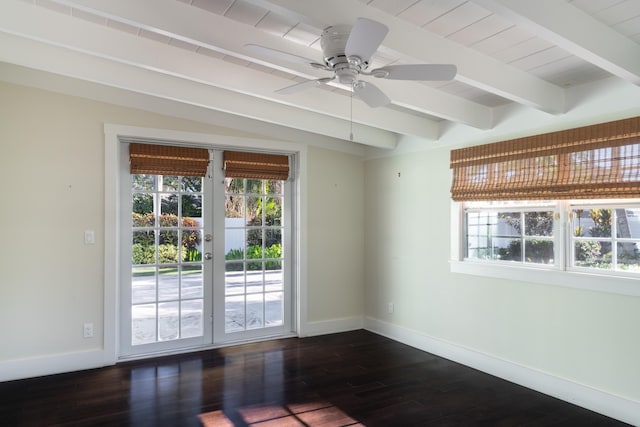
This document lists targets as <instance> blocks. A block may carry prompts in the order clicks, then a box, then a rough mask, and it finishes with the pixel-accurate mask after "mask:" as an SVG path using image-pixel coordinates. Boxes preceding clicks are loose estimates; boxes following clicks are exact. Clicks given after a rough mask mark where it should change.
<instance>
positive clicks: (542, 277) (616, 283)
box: [449, 260, 640, 297]
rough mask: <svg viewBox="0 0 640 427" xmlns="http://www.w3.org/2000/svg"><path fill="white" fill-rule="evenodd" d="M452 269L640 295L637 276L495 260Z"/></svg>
mask: <svg viewBox="0 0 640 427" xmlns="http://www.w3.org/2000/svg"><path fill="white" fill-rule="evenodd" d="M449 263H450V266H451V272H452V273H460V274H469V275H472V276H484V277H493V278H496V279H508V280H514V281H520V282H529V283H539V284H542V285H554V286H563V287H566V288H574V289H582V290H588V291H596V292H607V293H610V294H620V295H627V296H634V297H638V296H640V281H638V279H637V278H631V277H622V276H613V275H606V276H605V275H603V274H595V273H586V272H578V271H563V270H558V269H554V270H551V269H543V268H535V267H526V266H522V265H518V266H512V265H496V264H493V263H474V262H472V261H455V260H451V261H450V262H449Z"/></svg>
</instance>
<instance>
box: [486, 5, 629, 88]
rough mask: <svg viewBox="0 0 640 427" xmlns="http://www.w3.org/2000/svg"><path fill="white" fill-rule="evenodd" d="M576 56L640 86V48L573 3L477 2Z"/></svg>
mask: <svg viewBox="0 0 640 427" xmlns="http://www.w3.org/2000/svg"><path fill="white" fill-rule="evenodd" d="M476 2H477V3H478V4H480V5H482V6H483V7H485V8H487V9H489V10H491V11H493V12H495V13H497V14H500V15H503V16H505V17H506V18H508V19H510V20H511V21H513V22H514V23H515V24H516V25H518V26H521V27H522V28H525V29H527V30H528V31H530V32H532V33H533V34H535V35H537V36H538V37H540V38H542V39H545V40H547V41H549V42H551V43H553V44H555V45H557V46H559V47H561V48H563V49H564V50H566V51H568V52H570V53H572V54H573V55H575V56H577V57H579V58H582V59H584V60H585V61H588V62H590V63H592V64H594V65H596V66H598V67H600V68H602V69H603V70H606V71H608V72H610V73H611V74H613V75H615V76H618V77H620V78H622V79H624V80H627V81H629V82H631V83H634V84H640V45H638V44H637V43H635V42H634V41H633V40H631V39H629V38H627V37H625V36H623V35H622V34H620V33H618V32H617V31H615V30H613V29H612V28H610V27H608V26H607V25H605V24H603V23H601V22H600V21H598V20H597V19H595V18H594V17H593V16H591V15H589V14H587V13H585V12H583V11H582V10H580V9H579V8H577V7H575V6H573V5H572V4H571V3H567V2H565V1H557V0H536V1H531V0H476Z"/></svg>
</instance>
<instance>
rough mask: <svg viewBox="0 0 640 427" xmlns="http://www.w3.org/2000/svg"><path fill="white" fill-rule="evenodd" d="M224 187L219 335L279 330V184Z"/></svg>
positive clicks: (240, 182) (232, 181)
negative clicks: (221, 306) (276, 328)
mask: <svg viewBox="0 0 640 427" xmlns="http://www.w3.org/2000/svg"><path fill="white" fill-rule="evenodd" d="M224 182H225V195H224V196H225V221H224V242H225V246H224V259H225V261H224V263H225V268H224V271H225V275H224V320H223V321H224V333H225V334H233V333H241V332H247V331H254V333H255V331H258V330H262V331H265V330H267V329H269V328H275V327H282V326H283V325H284V324H285V303H284V301H285V286H284V275H283V268H284V267H285V265H284V251H285V250H286V248H285V247H284V246H285V245H284V244H283V235H284V224H285V221H284V220H283V206H284V191H283V189H284V182H283V181H270V180H254V179H244V178H225V181H224ZM257 333H268V332H259V331H258V332H257Z"/></svg>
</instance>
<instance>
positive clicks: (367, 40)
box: [344, 18, 389, 61]
mask: <svg viewBox="0 0 640 427" xmlns="http://www.w3.org/2000/svg"><path fill="white" fill-rule="evenodd" d="M388 32H389V28H387V26H386V25H384V24H381V23H380V22H376V21H372V20H371V19H367V18H358V19H356V22H355V24H354V25H353V28H352V29H351V33H350V34H349V38H348V39H347V44H346V46H345V49H344V52H345V54H346V55H347V57H350V56H357V57H359V58H360V59H362V60H363V61H368V60H369V59H370V58H371V56H372V55H373V54H374V53H375V51H376V50H377V49H378V46H380V43H382V40H384V38H385V37H386V36H387V33H388Z"/></svg>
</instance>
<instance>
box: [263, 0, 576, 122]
mask: <svg viewBox="0 0 640 427" xmlns="http://www.w3.org/2000/svg"><path fill="white" fill-rule="evenodd" d="M250 1H251V2H252V3H256V4H263V5H265V7H267V8H268V7H269V5H271V4H273V5H276V6H278V7H279V8H280V10H281V11H286V10H289V11H291V12H292V13H293V14H294V16H300V15H303V16H306V17H308V18H309V19H310V20H311V21H313V22H317V21H320V22H325V23H326V24H327V25H329V24H335V23H345V22H346V23H350V22H354V21H355V20H356V18H358V17H365V18H369V19H373V20H375V21H379V22H382V23H384V24H385V25H387V26H388V27H389V34H388V35H387V37H386V39H385V40H384V42H383V46H385V47H387V48H389V49H392V50H394V51H397V52H400V53H402V54H404V55H407V56H408V57H411V58H415V59H416V60H419V61H420V62H432V63H453V64H455V65H457V67H458V75H457V76H456V80H458V81H461V82H463V83H466V84H469V85H471V86H474V87H477V88H480V89H482V90H485V91H487V92H491V93H494V94H496V95H500V96H502V97H504V98H507V99H510V100H512V101H515V102H518V103H520V104H524V105H526V106H529V107H534V108H537V109H540V110H542V111H545V112H548V113H552V114H560V113H564V112H565V100H564V90H563V89H562V88H560V87H558V86H556V85H553V84H551V83H548V82H546V81H544V80H542V79H540V78H538V77H536V76H533V75H531V74H529V73H526V72H525V71H522V70H519V69H517V68H515V67H512V66H510V65H507V64H504V63H501V62H499V61H497V60H495V59H493V58H490V57H488V56H486V55H483V54H481V53H480V52H477V51H474V50H473V49H470V48H467V47H465V46H461V45H459V44H458V43H455V42H453V41H451V40H448V39H445V38H442V37H440V36H438V35H436V34H433V33H430V32H429V31H426V30H424V29H422V28H420V27H417V26H413V25H410V24H408V23H407V22H405V21H403V20H401V19H400V18H397V17H394V16H391V15H389V14H387V13H385V12H383V11H381V10H379V9H376V8H374V7H371V6H367V5H365V4H364V3H363V2H360V1H357V0H323V1H300V0H250ZM562 1H564V0H562ZM532 3H536V4H537V2H532Z"/></svg>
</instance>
